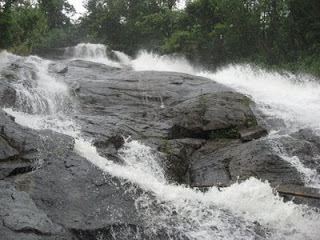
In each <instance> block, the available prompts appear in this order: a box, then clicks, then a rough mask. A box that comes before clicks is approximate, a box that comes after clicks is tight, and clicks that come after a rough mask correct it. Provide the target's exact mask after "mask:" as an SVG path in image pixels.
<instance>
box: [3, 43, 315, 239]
mask: <svg viewBox="0 0 320 240" xmlns="http://www.w3.org/2000/svg"><path fill="white" fill-rule="evenodd" d="M113 54H114V55H115V56H116V57H117V58H118V60H117V59H111V58H109V57H108V54H107V52H106V47H105V46H103V45H95V44H80V45H78V46H76V47H74V48H69V49H67V55H69V56H71V57H70V61H72V60H74V59H82V60H86V61H93V62H97V63H102V64H106V65H108V66H113V67H119V68H121V67H123V66H125V67H131V68H133V70H135V71H144V70H155V71H174V72H184V73H189V74H193V75H198V76H205V77H208V78H210V79H213V80H214V81H217V82H220V83H223V84H226V85H228V86H231V87H233V88H235V89H236V90H238V91H240V92H242V93H244V94H246V95H249V96H250V97H251V98H252V99H253V100H254V101H255V102H256V103H257V105H258V108H259V109H260V110H261V111H262V112H263V113H264V114H265V115H266V116H268V117H270V118H280V119H282V120H283V121H284V123H285V126H284V128H283V129H280V130H279V129H277V130H275V131H274V133H273V134H271V136H270V139H271V140H272V139H273V138H275V137H273V135H274V136H276V135H277V134H288V133H290V132H292V131H295V130H296V129H299V128H303V127H308V128H312V129H314V131H318V130H319V128H320V122H319V121H318V119H320V104H319V103H320V84H319V83H317V82H316V81H314V80H313V79H311V78H310V77H307V76H303V78H301V77H299V76H295V75H291V74H289V73H288V74H287V75H281V74H279V73H268V72H266V71H264V70H261V69H256V68H253V67H250V66H246V65H245V66H239V65H237V66H229V67H226V68H224V69H221V70H219V71H218V72H215V73H210V72H205V71H201V70H197V69H194V68H193V67H192V66H191V65H190V64H189V63H188V62H187V61H186V60H184V59H177V58H170V57H167V56H158V55H155V54H151V53H147V52H145V51H143V52H141V53H140V54H139V55H138V56H137V58H135V59H131V58H130V57H128V56H126V55H125V54H124V53H121V52H116V51H114V52H113ZM14 62H19V63H20V64H21V66H23V67H20V68H19V72H18V76H19V79H18V81H17V82H15V83H14V86H15V89H16V90H17V92H18V102H17V107H16V108H14V109H13V108H7V109H5V111H7V112H8V113H9V114H12V115H14V116H15V117H16V122H18V123H19V124H21V125H25V126H28V127H30V128H34V129H52V130H54V131H57V132H60V133H64V134H67V135H69V136H72V137H74V138H75V151H76V152H77V153H79V154H80V155H81V156H83V157H85V158H86V159H88V161H90V162H92V163H93V164H94V165H96V166H98V167H99V168H100V169H102V170H103V171H105V172H106V173H108V174H110V175H112V176H115V177H119V178H120V179H123V180H125V181H129V182H131V183H133V184H135V185H136V186H139V188H141V189H143V190H144V191H145V194H143V195H142V196H141V197H139V198H138V199H137V200H136V206H137V208H138V209H139V211H140V212H141V214H142V215H143V218H144V220H145V225H146V226H145V227H146V229H149V231H150V232H152V231H153V232H157V231H163V230H165V232H166V235H167V238H168V239H177V240H178V239H181V240H182V239H190V240H191V239H199V240H202V239H226V240H235V239H237V240H238V239H243V240H245V239H246V240H247V239H274V240H278V239H296V240H300V239H305V240H309V239H310V240H316V239H319V236H320V229H319V226H320V216H319V213H318V212H316V211H314V210H312V209H310V208H308V207H306V206H302V205H296V204H294V203H292V202H284V201H283V200H282V199H281V198H280V197H279V196H277V195H276V194H275V193H274V191H273V190H272V188H271V187H270V185H269V184H268V183H267V182H262V181H260V180H258V179H255V178H250V179H248V180H247V181H244V182H241V183H236V184H233V185H232V186H230V187H227V188H224V189H222V190H221V189H217V188H215V187H212V188H210V189H209V190H208V191H207V192H205V193H204V192H201V191H198V190H195V189H191V188H188V187H186V186H182V185H175V184H170V183H169V182H168V181H167V180H166V177H165V173H164V171H163V169H162V168H161V166H160V165H159V164H158V163H157V159H156V156H155V155H154V154H153V151H152V149H150V148H149V147H148V146H145V145H142V144H141V143H139V142H137V141H128V142H126V144H125V146H124V147H123V148H122V149H121V151H120V154H121V156H122V158H123V159H124V161H125V164H124V165H118V164H116V163H114V162H112V161H109V160H108V159H106V158H104V157H101V156H100V155H99V154H98V152H97V150H96V148H95V147H94V146H93V145H92V144H91V141H90V139H85V138H84V137H82V133H81V126H79V125H78V124H77V123H76V122H75V121H74V120H73V119H72V118H71V117H70V116H69V114H68V112H69V111H76V109H70V108H71V106H72V102H73V101H74V99H73V97H72V96H71V94H70V90H69V88H68V86H67V85H66V84H65V83H64V82H63V79H57V78H55V77H54V76H53V75H51V74H50V73H49V65H50V64H51V63H52V62H50V61H48V60H44V59H41V58H39V57H34V56H29V57H19V56H15V55H12V54H10V53H7V52H2V53H0V72H1V71H2V70H3V69H6V68H8V67H10V64H12V63H14ZM282 132H283V133H282ZM283 157H286V156H283ZM287 161H289V162H290V161H291V162H292V164H294V161H295V166H296V167H297V169H298V170H299V171H300V172H301V173H302V174H304V175H305V179H306V185H311V186H320V185H318V184H319V183H320V181H319V176H318V174H317V173H316V171H314V170H312V169H308V168H306V167H305V166H303V164H301V162H300V161H299V159H296V158H295V159H287ZM297 162H298V163H297Z"/></svg>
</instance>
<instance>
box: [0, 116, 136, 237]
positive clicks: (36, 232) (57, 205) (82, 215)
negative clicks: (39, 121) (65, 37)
mask: <svg viewBox="0 0 320 240" xmlns="http://www.w3.org/2000/svg"><path fill="white" fill-rule="evenodd" d="M0 119H1V125H2V132H1V134H0V135H1V145H0V146H1V160H0V173H1V177H2V178H1V179H3V180H0V210H1V211H0V217H1V220H2V224H1V225H0V234H1V236H5V238H2V239H5V240H7V239H32V240H34V239H97V238H98V237H99V236H104V235H106V236H117V234H120V235H121V234H122V235H123V232H122V231H121V233H120V232H118V233H117V228H118V226H121V225H130V226H132V229H133V230H132V231H131V232H130V233H131V235H132V236H133V235H134V234H135V232H134V230H137V228H139V217H138V214H137V212H136V208H135V205H134V199H135V198H136V196H134V195H133V194H131V193H130V192H129V191H128V192H126V190H125V188H126V186H123V185H122V184H121V183H120V181H119V180H118V179H113V178H111V177H110V176H108V175H107V174H106V173H103V172H101V171H100V170H99V169H97V168H96V167H94V166H93V165H92V164H91V163H90V162H88V161H87V160H86V159H84V158H82V157H80V156H79V155H77V154H76V153H74V151H73V146H74V141H73V139H72V138H70V137H68V136H65V135H61V134H58V133H53V132H51V131H34V130H30V129H27V128H24V127H21V126H19V125H18V124H16V123H15V122H14V121H13V119H12V118H11V117H10V116H8V115H7V114H5V113H4V112H3V111H0ZM127 187H129V186H127ZM89 233H90V234H89ZM128 234H129V233H128ZM76 236H77V237H79V238H75V237H76ZM81 236H83V237H81ZM84 236H86V238H84ZM87 236H91V237H90V238H89V237H87ZM128 238H131V237H130V235H128V236H127V238H126V239H128ZM106 239H112V238H111V237H110V238H106ZM119 239H121V238H119ZM132 239H133V238H132Z"/></svg>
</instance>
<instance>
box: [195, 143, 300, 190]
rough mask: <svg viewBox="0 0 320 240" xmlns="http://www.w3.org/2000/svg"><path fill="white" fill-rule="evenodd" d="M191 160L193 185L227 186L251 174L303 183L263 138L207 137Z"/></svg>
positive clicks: (262, 177) (290, 166) (271, 180)
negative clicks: (254, 139)
mask: <svg viewBox="0 0 320 240" xmlns="http://www.w3.org/2000/svg"><path fill="white" fill-rule="evenodd" d="M191 161H192V164H191V168H190V181H191V185H193V186H199V187H202V186H217V185H218V186H219V185H220V186H221V185H222V186H228V185H230V184H232V183H234V182H235V181H236V180H238V179H240V180H244V179H247V178H250V177H251V176H254V177H257V178H259V179H263V180H268V181H269V182H270V183H271V184H273V185H278V184H282V183H283V184H298V185H302V184H303V180H302V178H301V176H300V174H299V172H298V171H297V170H296V168H295V167H294V166H292V165H291V164H290V163H288V162H286V161H284V160H283V159H282V158H281V157H280V156H279V155H277V154H276V153H275V152H274V150H273V148H272V146H270V144H269V143H268V141H266V140H259V141H252V142H248V143H244V144H243V143H239V142H238V141H233V142H230V141H228V140H224V141H223V140H219V141H211V142H208V143H207V144H206V145H205V146H204V147H203V148H201V149H200V150H198V151H196V152H195V153H194V154H193V156H192V160H191Z"/></svg>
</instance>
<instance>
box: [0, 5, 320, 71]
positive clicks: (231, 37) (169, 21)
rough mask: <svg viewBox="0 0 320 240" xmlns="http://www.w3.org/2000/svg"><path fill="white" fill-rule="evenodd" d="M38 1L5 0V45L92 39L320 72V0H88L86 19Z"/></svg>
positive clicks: (204, 59) (197, 58) (211, 62)
mask: <svg viewBox="0 0 320 240" xmlns="http://www.w3.org/2000/svg"><path fill="white" fill-rule="evenodd" d="M30 2H31V1H30V0H0V34H1V35H0V48H7V49H8V48H9V49H11V50H13V51H15V52H18V53H25V54H27V53H29V52H31V51H35V50H36V51H37V50H39V49H45V48H52V47H64V46H67V45H72V44H76V43H77V42H81V41H90V42H100V43H105V44H108V45H109V46H110V47H111V48H113V49H117V50H121V51H124V52H126V53H128V54H132V55H133V54H135V53H136V52H137V51H138V50H140V49H142V48H143V49H147V50H153V51H156V52H159V53H163V54H171V53H179V54H183V55H185V56H186V57H187V58H188V59H189V60H191V61H192V62H194V63H199V64H201V65H205V66H207V67H210V68H215V67H218V66H220V65H223V64H226V63H230V62H251V63H255V64H260V65H264V66H267V67H281V68H286V69H289V70H293V71H306V72H310V73H312V74H315V75H318V76H320V1H319V0H306V1H302V0H187V4H186V8H185V9H183V10H181V9H180V10H179V9H177V7H176V4H177V3H178V2H179V0H88V2H87V4H86V8H87V11H88V12H87V14H86V15H85V16H83V17H82V18H81V19H80V21H79V23H78V24H74V23H72V21H71V20H70V16H71V15H72V13H73V12H74V9H73V7H72V6H70V4H68V1H67V0H38V1H32V2H33V3H32V4H31V3H30ZM80 33H81V35H80Z"/></svg>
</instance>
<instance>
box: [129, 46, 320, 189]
mask: <svg viewBox="0 0 320 240" xmlns="http://www.w3.org/2000/svg"><path fill="white" fill-rule="evenodd" d="M132 67H133V69H135V70H136V71H149V70H155V71H159V70H161V71H164V70H165V71H172V72H182V73H187V74H192V75H196V76H202V77H206V78H209V79H212V80H214V81H216V82H219V83H221V84H224V85H227V86H229V87H232V88H234V89H235V90H237V91H239V92H241V93H244V94H246V95H248V96H249V97H250V98H252V99H253V101H254V102H255V103H256V104H257V108H258V109H259V110H260V111H261V112H262V113H263V114H264V115H265V116H266V117H268V118H270V119H280V120H283V122H284V124H285V126H284V127H283V128H281V129H276V131H275V132H273V134H270V136H269V140H270V143H271V144H272V145H274V146H277V147H276V148H275V151H278V149H277V148H279V146H280V145H281V144H279V143H278V142H277V137H275V135H279V134H282V136H286V135H287V134H289V133H292V132H294V131H297V130H299V129H302V128H311V129H313V131H314V132H315V133H316V134H319V135H320V121H319V119H320V82H319V81H316V79H314V78H313V77H311V76H308V75H294V74H291V73H288V72H286V73H284V74H280V73H277V72H268V71H266V70H263V69H260V68H257V67H253V66H250V65H230V66H227V67H225V68H222V69H220V70H218V71H217V72H214V73H213V72H208V71H203V70H201V69H196V68H194V67H192V66H191V64H190V63H188V62H187V61H186V60H185V59H183V58H181V59H180V58H173V57H170V56H158V55H156V54H153V53H148V52H146V51H142V52H140V54H138V57H137V58H136V59H134V60H133V61H132ZM278 153H279V155H280V156H281V157H282V158H283V159H284V160H286V161H288V162H289V163H291V164H292V165H293V166H294V167H296V168H297V170H298V171H299V172H300V173H301V174H302V175H303V177H304V179H305V183H306V185H308V186H311V187H317V188H320V175H319V174H318V173H317V171H316V170H313V169H310V168H307V167H305V166H304V165H303V164H302V162H301V161H300V159H299V158H298V157H297V156H288V155H287V154H286V152H285V151H284V149H281V151H278Z"/></svg>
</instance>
